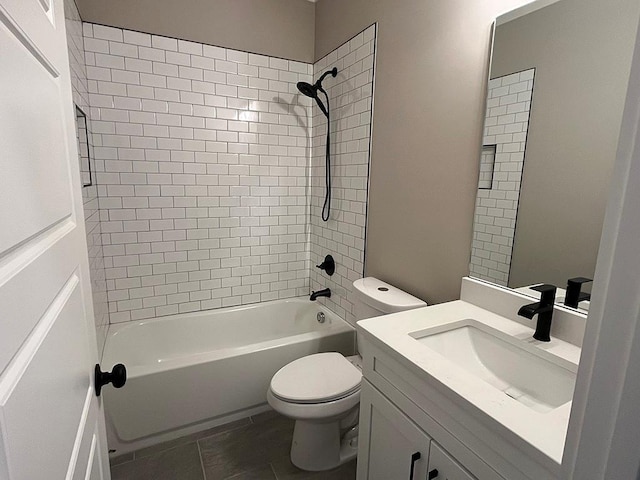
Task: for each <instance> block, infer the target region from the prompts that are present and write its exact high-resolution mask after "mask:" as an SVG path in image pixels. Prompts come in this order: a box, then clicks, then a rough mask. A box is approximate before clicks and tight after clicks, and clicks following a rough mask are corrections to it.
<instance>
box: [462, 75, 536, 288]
mask: <svg viewBox="0 0 640 480" xmlns="http://www.w3.org/2000/svg"><path fill="white" fill-rule="evenodd" d="M534 74H535V69H530V70H525V71H523V72H518V73H514V74H511V75H505V76H503V77H499V78H495V79H492V80H490V81H489V93H488V99H487V115H486V118H485V127H484V138H483V145H484V146H489V145H495V157H494V165H493V177H492V181H490V182H489V183H488V185H484V187H485V188H479V189H478V195H477V198H476V211H475V218H474V224H473V244H472V253H471V264H470V270H471V275H473V276H475V277H478V278H483V279H485V280H489V281H492V282H495V283H497V284H499V285H504V286H506V285H507V283H508V281H509V268H510V266H511V253H512V250H513V238H514V235H515V226H516V216H517V212H518V200H519V198H520V184H521V180H522V169H523V167H524V154H525V146H526V141H527V131H528V128H529V111H530V109H531V97H532V94H533V81H534ZM483 150H484V149H483ZM482 158H483V160H485V159H486V155H484V152H483V155H482ZM485 163H486V162H485ZM482 170H486V165H484V166H481V171H482ZM487 178H489V179H490V178H491V176H490V175H487ZM480 180H481V184H480V186H481V187H483V183H482V181H483V177H482V175H481V179H480ZM485 182H486V180H485Z"/></svg>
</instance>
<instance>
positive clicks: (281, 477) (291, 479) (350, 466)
mask: <svg viewBox="0 0 640 480" xmlns="http://www.w3.org/2000/svg"><path fill="white" fill-rule="evenodd" d="M271 466H272V467H273V470H274V472H275V473H276V478H277V479H278V480H355V478H356V462H355V460H354V461H352V462H349V463H345V464H344V465H341V466H339V467H338V468H334V469H333V470H327V471H325V472H305V471H304V470H300V469H299V468H298V467H296V466H294V465H293V464H292V463H291V460H289V456H286V457H281V458H279V459H277V460H274V461H273V462H272V463H271Z"/></svg>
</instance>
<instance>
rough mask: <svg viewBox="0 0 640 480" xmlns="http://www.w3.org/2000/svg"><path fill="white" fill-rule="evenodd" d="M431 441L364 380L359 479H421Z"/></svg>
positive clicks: (423, 474) (361, 402)
mask: <svg viewBox="0 0 640 480" xmlns="http://www.w3.org/2000/svg"><path fill="white" fill-rule="evenodd" d="M430 443H431V439H430V438H429V437H428V436H427V435H426V434H425V433H424V432H423V431H422V430H420V429H419V428H418V427H417V426H416V425H415V424H414V423H413V422H412V421H411V420H409V418H408V417H407V416H405V415H404V414H403V413H402V412H401V411H400V410H398V408H397V407H395V406H394V405H393V404H392V403H391V402H389V400H387V399H386V398H385V397H383V396H382V395H381V394H380V393H378V391H377V390H375V389H374V388H373V387H372V386H371V385H370V384H369V383H368V382H366V381H363V385H362V390H361V396H360V447H359V452H358V476H357V478H358V480H390V479H393V480H424V479H425V478H426V475H427V463H428V461H429V445H430ZM412 471H413V474H412Z"/></svg>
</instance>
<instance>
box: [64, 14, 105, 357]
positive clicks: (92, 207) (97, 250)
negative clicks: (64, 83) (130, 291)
mask: <svg viewBox="0 0 640 480" xmlns="http://www.w3.org/2000/svg"><path fill="white" fill-rule="evenodd" d="M64 8H65V26H66V30H67V45H68V49H69V66H70V69H71V86H72V94H73V102H74V103H75V105H77V106H78V107H79V108H80V109H81V110H82V111H83V112H84V113H85V114H86V115H87V117H88V116H89V92H88V81H87V70H86V66H85V62H84V54H85V52H84V39H83V34H82V21H81V20H80V13H79V12H78V8H77V7H76V5H75V3H74V2H72V1H67V2H64ZM86 126H87V140H88V141H89V144H88V146H87V148H88V150H89V152H90V154H93V150H92V149H93V142H92V135H91V122H90V121H89V118H87V125H86ZM94 163H95V162H94ZM87 183H88V182H87ZM82 200H83V207H84V222H85V228H86V233H87V247H88V253H89V275H90V277H91V290H92V294H93V312H94V316H95V325H96V333H97V340H98V351H99V352H100V353H102V348H103V346H104V341H105V338H106V335H107V327H108V326H109V312H108V308H107V286H106V280H105V269H104V258H103V252H102V239H101V231H100V214H99V211H98V190H97V186H96V185H95V183H94V184H93V185H91V186H87V187H83V188H82Z"/></svg>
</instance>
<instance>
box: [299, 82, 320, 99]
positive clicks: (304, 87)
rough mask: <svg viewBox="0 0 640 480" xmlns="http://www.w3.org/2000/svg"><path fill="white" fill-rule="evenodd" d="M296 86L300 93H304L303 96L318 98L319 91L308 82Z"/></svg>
mask: <svg viewBox="0 0 640 480" xmlns="http://www.w3.org/2000/svg"><path fill="white" fill-rule="evenodd" d="M296 86H297V87H298V90H300V93H302V94H303V95H306V96H307V97H311V98H317V97H318V89H317V88H316V87H315V86H314V85H311V84H310V83H307V82H298V84H297V85H296Z"/></svg>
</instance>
